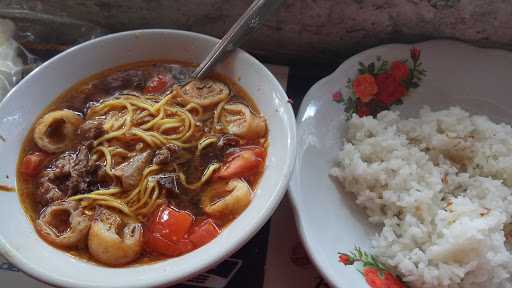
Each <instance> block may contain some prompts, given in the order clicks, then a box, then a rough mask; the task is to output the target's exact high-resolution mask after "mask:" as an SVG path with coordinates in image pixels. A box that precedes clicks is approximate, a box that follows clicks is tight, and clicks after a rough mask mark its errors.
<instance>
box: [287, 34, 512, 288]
mask: <svg viewBox="0 0 512 288" xmlns="http://www.w3.org/2000/svg"><path fill="white" fill-rule="evenodd" d="M411 48H414V49H411ZM511 72H512V53H510V52H507V51H502V50H493V49H481V48H476V47H473V46H469V45H467V44H464V43H460V42H454V41H444V40H436V41H428V42H423V43H418V44H415V45H403V44H392V45H385V46H380V47H376V48H373V49H370V50H367V51H364V52H362V53H360V54H357V55H355V56H353V57H352V58H350V59H348V60H347V61H345V62H344V63H343V64H342V65H341V66H340V67H339V68H338V69H337V70H336V71H334V72H333V73H332V74H331V75H329V76H328V77H326V78H324V79H322V80H320V81H319V82H317V83H316V84H315V85H314V86H313V87H312V88H311V89H310V90H309V91H308V93H307V94H306V97H305V98H304V101H303V102H302V105H301V107H300V111H299V114H298V115H297V121H298V124H299V125H298V134H297V136H298V137H297V141H298V143H297V147H298V151H297V152H298V154H297V162H296V165H295V172H294V175H293V177H292V179H291V181H290V194H291V199H292V202H293V204H294V208H295V212H296V220H297V225H298V228H299V232H300V234H301V236H302V239H303V241H304V244H305V247H306V249H307V251H308V252H309V254H310V256H311V258H312V259H313V261H314V263H315V264H316V265H317V267H318V268H319V270H320V271H321V273H322V275H323V276H324V278H325V279H326V280H327V281H328V282H329V283H330V284H331V286H332V287H344V288H359V287H361V288H362V287H372V288H377V287H378V288H391V287H406V286H405V285H404V284H403V283H401V282H400V278H399V275H394V274H393V273H391V272H390V269H389V267H384V266H383V265H382V264H381V263H379V261H378V259H377V258H375V257H373V256H372V255H371V247H370V241H371V238H372V237H373V236H374V235H375V234H376V233H377V232H378V231H379V227H376V226H374V225H372V224H370V223H369V222H368V220H367V217H366V215H365V213H364V211H362V210H361V209H359V207H358V206H357V205H356V203H355V198H354V197H353V196H352V195H350V194H348V193H344V192H343V191H342V189H341V187H340V186H338V185H337V183H336V181H335V180H334V179H332V178H330V177H329V170H330V169H331V167H332V166H333V165H334V162H335V159H336V157H337V153H338V151H339V150H340V149H341V148H342V145H343V140H342V139H343V131H344V128H345V121H346V119H347V118H350V115H351V113H357V114H359V115H375V114H377V113H378V112H380V111H382V110H386V109H392V110H398V111H400V113H401V115H402V116H403V117H413V116H415V115H417V114H418V111H419V110H420V109H421V107H423V106H424V105H428V106H430V107H431V108H432V109H433V110H439V109H446V108H448V107H450V106H461V107H462V108H463V109H465V110H467V111H468V112H470V113H473V114H484V115H487V116H489V117H490V118H491V119H492V120H493V121H496V122H506V123H512V97H511V96H510V95H511V93H510V90H509V87H508V85H509V84H510V83H512V73H511ZM345 112H348V113H345Z"/></svg>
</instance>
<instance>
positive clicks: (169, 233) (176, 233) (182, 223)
mask: <svg viewBox="0 0 512 288" xmlns="http://www.w3.org/2000/svg"><path fill="white" fill-rule="evenodd" d="M193 221H194V217H193V216H192V214H190V213H189V212H187V211H180V210H177V209H175V208H172V207H168V206H164V207H162V208H160V210H159V211H158V213H157V214H156V217H155V218H154V220H153V221H152V224H151V227H150V228H149V230H150V231H152V232H153V233H156V234H159V235H160V236H162V237H164V238H165V239H167V240H169V241H178V240H180V239H182V238H183V236H185V234H187V232H188V230H189V229H190V227H191V226H192V222H193Z"/></svg>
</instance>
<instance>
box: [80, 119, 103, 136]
mask: <svg viewBox="0 0 512 288" xmlns="http://www.w3.org/2000/svg"><path fill="white" fill-rule="evenodd" d="M103 124H104V121H103V120H99V119H95V120H88V121H85V122H84V123H83V124H82V125H81V126H80V128H79V129H78V135H79V136H80V137H81V138H82V139H85V140H96V139H98V138H100V137H101V136H103V135H104V134H105V132H106V131H105V129H104V128H103Z"/></svg>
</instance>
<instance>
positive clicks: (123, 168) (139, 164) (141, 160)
mask: <svg viewBox="0 0 512 288" xmlns="http://www.w3.org/2000/svg"><path fill="white" fill-rule="evenodd" d="M151 159H153V152H152V151H146V152H144V153H142V154H139V155H137V156H135V157H133V158H132V159H130V160H128V161H126V162H125V163H123V164H121V165H119V167H117V168H116V169H114V171H113V172H114V175H116V176H117V177H119V179H120V180H121V185H122V186H123V189H124V190H127V191H129V190H133V189H135V188H136V187H137V185H138V184H139V181H140V179H141V178H142V173H143V172H144V168H146V166H148V164H149V163H151Z"/></svg>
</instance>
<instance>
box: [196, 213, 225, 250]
mask: <svg viewBox="0 0 512 288" xmlns="http://www.w3.org/2000/svg"><path fill="white" fill-rule="evenodd" d="M219 234H220V230H219V228H217V225H215V223H213V221H212V219H207V220H205V221H203V222H201V223H200V224H199V225H197V226H195V227H193V228H192V230H191V231H190V235H189V239H190V241H192V243H193V244H194V246H195V247H196V248H199V247H201V246H203V245H205V244H206V243H208V242H210V241H212V240H213V239H215V237H217V235H219Z"/></svg>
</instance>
